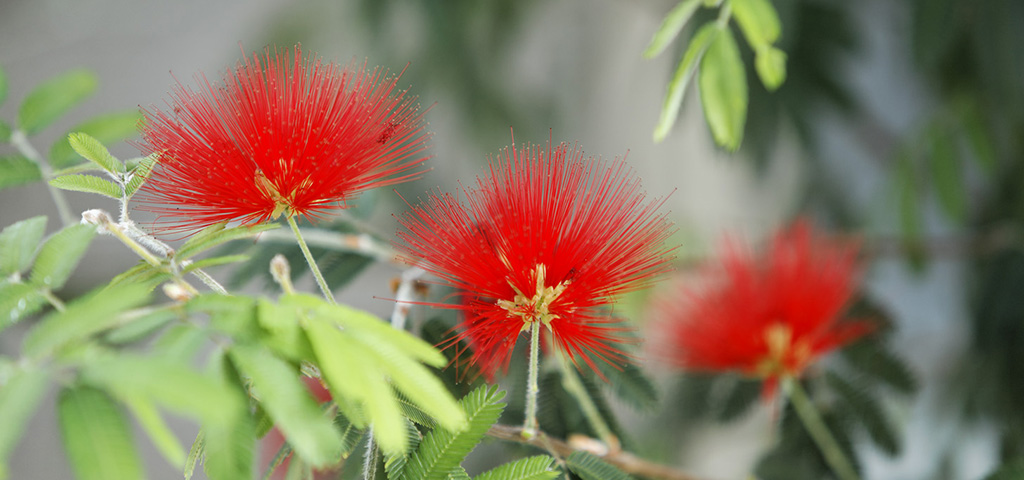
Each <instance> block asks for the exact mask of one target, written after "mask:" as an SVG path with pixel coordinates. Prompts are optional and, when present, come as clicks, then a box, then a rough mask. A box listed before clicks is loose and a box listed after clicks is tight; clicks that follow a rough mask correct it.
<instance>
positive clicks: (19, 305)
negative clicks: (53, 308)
mask: <svg viewBox="0 0 1024 480" xmlns="http://www.w3.org/2000/svg"><path fill="white" fill-rule="evenodd" d="M43 305H46V297H44V296H43V293H42V292H40V291H39V288H38V287H36V286H34V285H29V284H27V283H15V282H0V331H3V330H4V329H5V328H7V327H9V326H11V325H14V324H15V323H17V322H18V321H19V320H21V319H23V318H25V317H28V316H29V315H32V314H33V313H36V312H38V311H39V310H40V309H41V308H42V307H43Z"/></svg>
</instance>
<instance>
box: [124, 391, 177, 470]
mask: <svg viewBox="0 0 1024 480" xmlns="http://www.w3.org/2000/svg"><path fill="white" fill-rule="evenodd" d="M122 401H124V403H125V406H127V407H128V410H130V411H131V412H132V415H134V416H135V419H136V420H138V422H139V425H140V426H142V429H143V430H144V431H145V432H146V434H147V435H149V439H150V440H152V441H153V445H155V446H156V449H157V450H159V451H160V454H161V455H163V456H164V459H165V460H167V463H170V464H171V465H172V466H174V467H175V468H177V469H179V470H180V469H182V468H184V466H185V458H186V455H185V449H184V448H182V447H181V443H180V442H179V441H178V437H176V436H174V432H172V431H171V429H170V427H168V426H167V422H165V421H164V419H163V417H161V416H160V412H159V411H157V409H156V407H155V406H154V405H153V402H150V401H149V400H144V399H141V398H122Z"/></svg>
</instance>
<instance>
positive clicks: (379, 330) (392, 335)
mask: <svg viewBox="0 0 1024 480" xmlns="http://www.w3.org/2000/svg"><path fill="white" fill-rule="evenodd" d="M303 298H305V299H307V300H302V299H303ZM308 300H312V301H314V302H316V304H317V305H319V306H320V307H321V308H324V309H326V312H327V314H326V318H328V319H329V320H331V321H333V322H336V323H337V324H338V325H341V326H342V327H344V328H346V329H350V330H352V331H357V332H360V333H363V334H367V335H374V336H375V337H376V338H380V339H382V340H383V341H385V342H387V343H390V344H392V345H394V346H395V347H397V348H399V349H401V350H402V351H403V352H405V353H406V354H407V355H409V356H411V357H413V358H416V359H418V360H420V361H421V362H423V363H426V364H427V365H430V366H434V367H441V366H444V365H445V364H446V363H447V360H446V359H445V358H444V355H442V354H441V352H439V351H437V349H436V348H434V347H433V346H432V345H430V344H429V343H427V342H425V341H423V340H421V339H419V338H417V337H415V336H413V335H411V334H409V333H408V332H405V331H402V330H396V329H394V328H391V325H389V324H388V323H386V322H384V321H382V320H381V319H380V318H378V317H377V316H376V315H374V314H372V313H369V312H366V311H363V310H359V309H356V308H352V307H349V306H346V305H330V304H327V303H324V302H323V300H321V299H319V298H317V297H313V296H311V295H289V296H287V297H285V298H284V299H282V304H283V303H285V302H298V301H308Z"/></svg>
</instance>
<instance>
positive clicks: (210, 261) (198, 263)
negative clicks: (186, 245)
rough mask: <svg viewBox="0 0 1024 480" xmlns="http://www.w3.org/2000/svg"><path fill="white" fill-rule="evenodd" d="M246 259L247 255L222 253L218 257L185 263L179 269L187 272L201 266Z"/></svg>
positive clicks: (214, 265) (213, 265)
mask: <svg viewBox="0 0 1024 480" xmlns="http://www.w3.org/2000/svg"><path fill="white" fill-rule="evenodd" d="M248 259H249V256H248V255H224V256H220V257H210V258H204V259H202V260H197V261H195V262H192V263H189V264H188V265H185V267H184V268H182V269H181V271H182V273H189V272H192V271H193V270H198V269H201V268H209V267H217V266H220V265H227V264H229V263H238V262H244V261H246V260H248Z"/></svg>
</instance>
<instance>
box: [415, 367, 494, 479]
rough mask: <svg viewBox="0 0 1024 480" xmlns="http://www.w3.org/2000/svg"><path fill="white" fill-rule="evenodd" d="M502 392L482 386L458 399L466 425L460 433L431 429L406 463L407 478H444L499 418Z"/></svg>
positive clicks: (492, 387)
mask: <svg viewBox="0 0 1024 480" xmlns="http://www.w3.org/2000/svg"><path fill="white" fill-rule="evenodd" d="M504 397H505V392H501V391H499V390H498V387H494V386H491V387H488V386H481V387H479V388H477V389H476V390H473V391H472V392H470V393H469V394H468V395H466V396H465V397H463V398H462V400H461V401H460V402H459V403H460V404H461V405H462V408H463V410H464V411H465V412H466V418H467V427H466V429H465V430H462V431H459V432H451V431H448V430H445V429H442V428H438V429H434V430H431V431H430V433H428V434H427V435H426V436H425V437H424V438H423V441H422V442H420V446H419V448H417V449H416V451H415V452H413V453H412V455H410V456H409V459H408V461H407V464H406V466H405V479H406V480H446V479H447V478H448V473H449V472H451V471H452V469H453V468H455V467H457V466H459V464H460V463H462V460H463V459H464V458H466V455H469V452H471V451H472V450H473V447H475V446H476V445H477V444H478V443H480V441H481V440H482V439H483V436H484V434H486V433H487V430H488V429H490V428H491V425H494V423H495V422H497V421H498V417H499V416H501V412H502V410H504V408H505V404H504V403H502V402H501V400H502V398H504Z"/></svg>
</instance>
